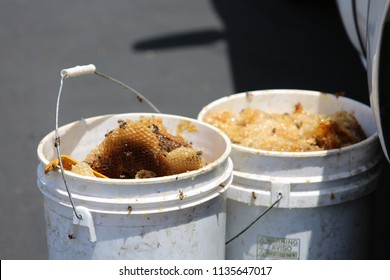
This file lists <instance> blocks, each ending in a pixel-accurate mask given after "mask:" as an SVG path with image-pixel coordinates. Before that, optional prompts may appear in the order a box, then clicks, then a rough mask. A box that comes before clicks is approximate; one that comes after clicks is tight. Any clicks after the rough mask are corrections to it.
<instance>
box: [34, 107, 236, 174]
mask: <svg viewBox="0 0 390 280" xmlns="http://www.w3.org/2000/svg"><path fill="white" fill-rule="evenodd" d="M141 117H158V118H161V119H162V120H163V124H164V125H165V127H166V128H167V130H168V132H169V133H171V134H173V135H181V136H183V137H184V138H185V139H186V140H187V141H189V142H190V143H192V146H193V148H194V149H195V150H199V151H201V152H202V157H203V159H204V160H205V162H206V164H207V165H206V167H205V168H204V169H202V171H201V172H202V173H204V172H205V170H207V169H213V168H214V167H215V166H216V165H219V164H220V163H221V162H223V161H225V160H226V159H227V158H228V156H229V154H230V141H229V139H228V138H227V136H226V135H224V134H223V133H221V132H220V131H219V130H217V129H216V128H214V127H213V126H211V125H208V124H205V123H202V122H199V121H197V120H194V119H190V118H186V117H180V116H174V115H166V114H150V113H145V114H143V113H129V114H118V115H104V116H97V117H93V118H88V119H82V120H80V121H76V122H73V123H70V124H67V125H65V126H62V127H60V128H59V134H60V137H61V145H60V148H61V154H65V155H69V156H71V157H73V158H74V159H76V160H77V161H82V160H84V159H85V157H86V155H87V154H88V153H89V152H90V151H91V150H92V149H94V148H95V147H97V146H98V145H99V144H100V143H101V142H102V141H103V139H104V138H105V134H107V133H108V132H109V131H110V130H112V129H114V128H116V127H117V126H118V120H126V119H129V120H133V121H138V120H139V119H140V118H141ZM54 139H55V133H54V131H53V132H51V133H50V134H48V135H47V136H46V137H45V138H44V139H43V140H42V141H41V143H40V144H39V145H38V151H37V152H38V157H39V159H40V161H41V163H42V164H44V165H46V164H48V163H49V162H50V161H51V160H53V159H55V158H56V157H57V153H56V150H55V147H54ZM197 172H200V171H198V170H194V171H191V172H187V173H188V175H189V176H190V175H191V174H193V173H197ZM67 173H69V175H70V176H72V173H71V172H67ZM165 177H175V175H172V176H165ZM160 178H163V177H160ZM153 179H154V180H159V178H153ZM166 179H167V178H164V180H166ZM100 180H104V179H100ZM106 180H107V179H106ZM110 180H115V179H110ZM119 180H121V179H119ZM142 180H144V179H142Z"/></svg>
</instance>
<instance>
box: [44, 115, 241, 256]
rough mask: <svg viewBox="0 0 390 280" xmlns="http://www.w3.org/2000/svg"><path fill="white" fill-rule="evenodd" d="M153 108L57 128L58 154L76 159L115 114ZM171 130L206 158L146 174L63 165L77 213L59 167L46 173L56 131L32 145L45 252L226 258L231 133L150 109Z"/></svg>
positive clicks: (112, 124)
mask: <svg viewBox="0 0 390 280" xmlns="http://www.w3.org/2000/svg"><path fill="white" fill-rule="evenodd" d="M152 115H153V114H135V113H134V114H122V115H106V116H98V117H93V118H89V119H84V120H81V121H77V122H74V123H70V124H67V125H65V126H63V127H61V128H60V129H59V132H60V135H61V148H62V151H61V153H62V154H67V155H70V156H71V157H73V158H75V159H76V160H78V161H81V160H83V159H84V158H85V156H86V154H87V153H88V152H89V151H90V150H91V149H92V148H94V147H96V146H97V145H98V144H99V143H100V142H101V141H102V140H103V138H104V135H105V134H106V133H107V132H108V131H110V130H111V129H113V128H114V127H116V126H117V121H118V120H119V119H131V120H138V119H139V117H141V116H146V117H147V116H152ZM154 115H155V116H156V117H161V118H162V120H163V123H164V125H165V126H166V127H167V128H168V130H169V132H170V133H172V134H177V129H178V125H179V123H182V122H183V121H184V122H188V123H189V124H190V125H191V126H192V125H194V126H195V127H196V131H192V132H189V131H184V132H182V133H181V135H182V136H183V137H185V138H186V139H187V140H188V141H190V142H192V144H193V146H194V148H196V149H201V150H202V151H203V154H202V155H203V157H204V159H205V161H206V162H207V163H208V164H207V165H206V166H205V167H204V168H201V169H199V170H195V171H190V172H187V173H181V174H178V175H172V176H165V177H158V178H149V179H102V178H92V177H85V176H80V175H77V174H74V173H72V172H69V171H65V175H66V178H67V184H68V187H69V189H70V192H71V194H72V198H73V202H74V205H75V210H76V211H77V213H78V214H79V215H81V217H82V219H81V220H79V219H78V218H77V216H76V215H75V213H73V211H72V205H71V204H70V199H69V196H68V193H67V191H66V189H65V187H64V182H63V180H62V177H61V174H60V172H59V171H58V172H57V171H55V172H53V171H52V172H50V173H48V174H45V173H44V167H45V166H46V165H47V164H48V163H49V162H50V161H51V160H53V159H54V158H56V151H55V148H54V145H53V143H54V139H55V134H54V131H53V132H52V133H50V134H48V135H47V136H46V137H45V138H44V139H43V140H42V141H41V142H40V144H39V146H38V157H39V161H40V163H39V165H38V168H37V175H38V180H37V184H38V187H39V189H40V191H41V192H42V193H43V196H44V208H45V218H46V232H47V245H48V252H49V258H50V259H224V258H225V231H226V194H227V191H226V190H227V189H228V187H229V186H230V183H231V181H232V177H233V176H232V169H233V166H232V162H231V160H230V158H229V154H230V150H231V146H230V141H229V139H228V138H227V137H226V136H225V135H224V134H222V133H220V132H219V130H216V129H215V128H214V127H212V126H210V125H207V124H204V123H202V122H199V121H197V120H193V119H189V118H185V117H179V116H172V115H164V114H158V115H156V114H154Z"/></svg>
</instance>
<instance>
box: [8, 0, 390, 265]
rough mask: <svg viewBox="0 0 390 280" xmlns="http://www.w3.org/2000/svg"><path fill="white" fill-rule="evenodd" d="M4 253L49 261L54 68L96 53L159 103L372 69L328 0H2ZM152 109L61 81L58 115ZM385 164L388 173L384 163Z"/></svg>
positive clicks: (381, 237) (379, 203) (322, 85)
mask: <svg viewBox="0 0 390 280" xmlns="http://www.w3.org/2000/svg"><path fill="white" fill-rule="evenodd" d="M0 38H1V41H0V59H1V60H0V90H1V91H0V118H1V123H2V124H1V138H0V144H1V145H0V147H1V148H0V156H1V160H0V258H1V259H46V258H47V249H46V243H45V242H46V240H45V222H44V216H43V199H42V195H41V193H40V192H39V190H38V188H37V187H36V175H35V174H36V170H35V169H36V167H37V162H38V160H37V156H36V148H37V145H38V143H39V141H40V140H41V139H42V138H43V137H44V136H45V135H46V134H47V133H49V132H50V131H52V130H53V129H54V125H55V118H54V113H55V101H56V97H57V93H58V88H59V78H60V75H59V73H60V70H61V69H63V68H68V67H72V66H76V65H83V64H89V63H94V64H95V65H96V66H97V69H98V70H99V71H100V72H103V73H106V74H109V75H111V76H113V77H115V78H117V79H118V80H120V81H122V82H124V83H127V84H129V85H131V86H132V87H134V88H135V89H137V90H138V91H140V92H141V93H142V94H143V95H145V96H146V97H147V98H149V99H150V100H151V101H152V102H153V103H154V104H156V105H157V106H158V107H159V109H160V110H161V111H162V112H164V113H171V114H177V115H183V116H188V117H193V118H196V116H197V113H198V112H199V111H200V110H201V108H202V107H203V106H205V105H206V104H208V103H210V102H211V101H213V100H215V99H217V98H220V97H222V96H225V95H229V94H232V93H237V92H242V91H247V90H257V89H273V88H278V89H281V88H286V89H287V88H288V89H309V90H318V91H324V92H332V93H336V92H345V94H346V95H347V97H350V98H353V99H356V100H358V101H361V102H363V103H366V104H369V93H368V87H367V74H366V70H365V69H364V67H363V65H362V63H361V61H360V58H359V56H358V53H357V52H356V50H355V49H354V48H353V46H352V44H351V43H350V41H349V40H348V37H347V34H346V32H345V30H344V28H343V26H342V22H341V19H340V16H339V14H338V11H337V8H336V5H335V3H334V2H333V1H324V0H323V1H304V0H295V1H294V0H278V1H275V0H274V1H271V0H269V1H260V0H257V1H255V0H240V1H232V0H225V1H223V0H214V1H206V0H198V1H192V0H165V1H159V0H149V1H143V0H133V1H125V0H120V1H111V2H108V1H103V0H98V1H91V0H84V1H76V0H70V1H59V0H52V1H49V0H47V1H43V0H40V1H21V0H0ZM141 111H150V109H149V108H148V107H146V106H145V105H142V104H141V105H140V104H139V103H137V102H136V100H134V99H133V98H132V97H129V96H128V95H127V94H122V91H121V89H120V88H117V87H116V86H115V85H113V84H111V83H108V82H107V81H105V80H103V79H99V78H97V77H96V76H85V77H82V78H78V79H70V80H66V81H65V84H64V91H63V96H62V99H61V108H60V125H63V124H66V123H68V122H70V121H74V120H78V119H80V118H86V117H90V116H96V115H100V114H108V113H123V112H141ZM388 171H389V166H388V164H387V163H386V164H385V174H388V173H389V172H388ZM388 185H389V184H388V178H387V175H386V176H385V177H384V179H383V180H382V182H381V184H380V185H379V187H378V190H377V191H376V193H375V194H374V200H375V201H374V202H375V204H374V210H375V211H374V214H375V215H374V217H373V222H374V224H373V228H372V232H373V239H372V241H373V242H372V257H371V258H372V259H388V254H387V252H388V251H389V249H390V245H388V244H389V242H386V240H387V237H388V234H386V232H385V230H384V229H385V228H386V227H387V228H388V227H389V223H390V219H389V218H388V213H389V204H388V203H387V199H386V198H387V197H389V188H388Z"/></svg>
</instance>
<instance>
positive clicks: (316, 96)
mask: <svg viewBox="0 0 390 280" xmlns="http://www.w3.org/2000/svg"><path fill="white" fill-rule="evenodd" d="M298 102H299V103H301V104H302V106H303V108H304V110H305V111H308V112H311V113H322V114H331V113H334V112H336V111H339V110H346V111H349V112H353V113H354V115H355V117H356V118H357V120H358V122H359V123H360V124H361V126H362V128H363V130H364V131H365V133H366V135H367V136H368V137H367V139H366V140H364V141H361V142H359V143H357V144H354V145H351V146H349V147H344V148H341V149H333V150H328V151H319V152H271V151H265V150H258V149H251V148H246V147H243V146H239V145H235V144H232V153H231V159H232V160H233V165H234V171H233V174H234V176H233V177H234V178H233V183H232V185H231V187H230V188H229V190H228V205H227V241H228V242H227V243H228V244H227V246H226V258H227V259H366V258H368V257H369V252H370V238H371V236H370V232H371V224H370V223H371V214H372V212H371V199H370V193H372V191H374V190H375V188H376V186H377V184H378V180H379V177H380V173H381V170H382V168H381V164H380V163H381V159H382V151H381V148H380V144H379V141H378V136H377V133H376V129H375V123H374V119H373V116H372V112H371V109H370V107H368V106H366V105H364V104H361V103H359V102H356V101H354V100H351V99H348V98H345V97H337V96H335V95H330V94H325V93H320V92H314V91H305V90H260V91H253V92H250V93H240V94H235V95H231V96H228V97H224V98H221V99H218V100H216V101H214V102H212V103H210V104H209V105H207V106H206V107H204V108H203V109H202V111H201V112H200V113H199V115H198V119H199V120H201V121H203V120H204V119H205V117H206V115H207V114H208V113H209V112H213V111H217V110H220V109H230V110H232V111H233V112H239V111H241V110H242V109H244V108H246V107H254V108H258V109H261V110H263V111H266V112H274V113H286V112H293V111H294V109H295V107H294V106H295V105H296V104H297V103H298ZM279 195H281V197H282V198H281V199H280V201H279V202H278V203H276V205H275V206H274V207H273V208H272V209H271V210H269V212H267V213H266V214H265V215H264V216H262V217H261V218H260V219H259V220H258V221H257V222H256V223H254V224H253V225H252V226H251V227H249V229H247V230H246V231H244V232H243V233H242V234H241V235H238V234H239V233H240V232H241V231H242V230H243V229H245V228H246V227H247V226H248V225H250V224H251V223H252V222H254V221H255V220H256V219H257V218H258V217H259V215H260V214H262V213H263V212H264V211H265V210H267V209H268V207H270V205H272V204H273V203H274V202H275V201H277V199H278V197H279ZM237 235H238V237H237V238H235V239H234V240H232V239H233V238H234V237H236V236H237ZM230 240H231V242H229V241H230Z"/></svg>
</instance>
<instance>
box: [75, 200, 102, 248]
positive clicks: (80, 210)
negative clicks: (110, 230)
mask: <svg viewBox="0 0 390 280" xmlns="http://www.w3.org/2000/svg"><path fill="white" fill-rule="evenodd" d="M76 210H77V212H76V211H75V212H74V215H73V225H79V226H84V227H87V228H88V231H89V240H90V241H91V242H96V240H97V238H96V231H95V225H94V223H93V219H92V215H91V212H89V210H88V208H86V207H84V206H77V207H76ZM76 213H77V214H78V215H76ZM79 216H80V217H81V219H80V218H79Z"/></svg>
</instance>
